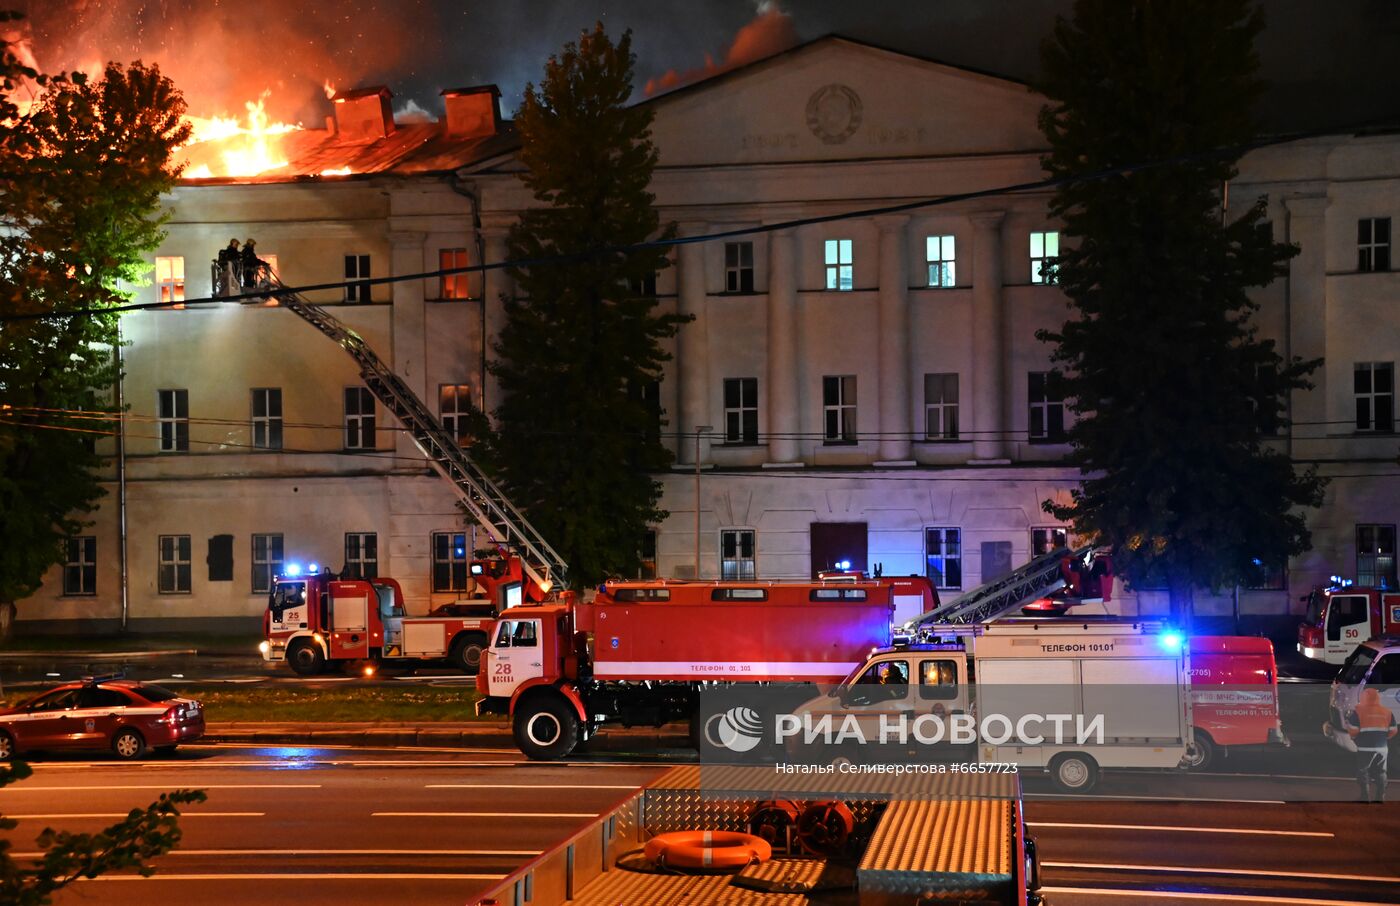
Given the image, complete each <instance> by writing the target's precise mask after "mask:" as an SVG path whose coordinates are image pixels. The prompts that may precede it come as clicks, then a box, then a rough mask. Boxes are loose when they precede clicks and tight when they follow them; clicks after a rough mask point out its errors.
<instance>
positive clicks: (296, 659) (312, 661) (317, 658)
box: [287, 642, 326, 676]
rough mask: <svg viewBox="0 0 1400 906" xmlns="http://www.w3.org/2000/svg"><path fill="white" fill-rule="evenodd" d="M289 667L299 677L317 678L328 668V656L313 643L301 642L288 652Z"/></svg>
mask: <svg viewBox="0 0 1400 906" xmlns="http://www.w3.org/2000/svg"><path fill="white" fill-rule="evenodd" d="M287 665H288V666H289V667H291V668H292V671H293V672H294V673H296V674H297V675H298V676H315V675H316V674H318V673H320V672H321V671H322V670H323V669H325V666H326V656H325V655H324V654H322V653H321V649H320V648H317V647H316V645H315V644H314V643H312V642H301V643H298V644H296V645H294V646H292V648H291V649H289V650H288V651H287Z"/></svg>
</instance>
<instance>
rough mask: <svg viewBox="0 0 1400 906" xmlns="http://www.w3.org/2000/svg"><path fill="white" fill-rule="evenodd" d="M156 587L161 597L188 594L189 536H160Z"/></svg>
mask: <svg viewBox="0 0 1400 906" xmlns="http://www.w3.org/2000/svg"><path fill="white" fill-rule="evenodd" d="M158 547H159V552H160V564H159V568H158V570H157V581H156V586H157V589H158V590H159V592H160V593H161V594H163V595H187V594H189V593H190V536H189V535H161V536H160V539H159V545H158Z"/></svg>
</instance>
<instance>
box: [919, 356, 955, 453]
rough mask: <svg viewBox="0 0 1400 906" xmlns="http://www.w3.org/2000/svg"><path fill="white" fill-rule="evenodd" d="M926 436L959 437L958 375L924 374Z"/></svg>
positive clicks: (950, 373)
mask: <svg viewBox="0 0 1400 906" xmlns="http://www.w3.org/2000/svg"><path fill="white" fill-rule="evenodd" d="M924 438H925V439H926V440H957V439H958V375H957V373H956V372H948V373H944V374H926V375H924Z"/></svg>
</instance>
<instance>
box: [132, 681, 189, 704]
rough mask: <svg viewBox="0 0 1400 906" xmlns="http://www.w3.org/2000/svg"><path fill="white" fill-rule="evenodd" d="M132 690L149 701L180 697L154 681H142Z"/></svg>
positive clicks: (164, 700) (162, 700)
mask: <svg viewBox="0 0 1400 906" xmlns="http://www.w3.org/2000/svg"><path fill="white" fill-rule="evenodd" d="M132 691H133V692H135V693H136V694H137V695H139V696H141V697H142V698H144V699H145V700H146V701H148V702H168V701H170V700H171V699H172V698H179V697H180V696H178V695H176V694H175V693H174V692H171V691H170V690H169V689H167V688H165V687H164V686H157V685H155V684H153V683H140V684H138V685H137V686H135V687H134V688H133V689H132Z"/></svg>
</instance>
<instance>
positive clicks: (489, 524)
mask: <svg viewBox="0 0 1400 906" xmlns="http://www.w3.org/2000/svg"><path fill="white" fill-rule="evenodd" d="M266 292H267V294H268V295H269V296H273V297H275V298H276V299H277V300H278V302H279V303H280V304H281V306H282V307H283V308H286V309H289V310H290V311H292V312H294V313H295V314H296V315H297V316H298V317H300V318H301V319H302V320H304V321H305V322H306V323H308V324H310V325H311V326H312V327H314V328H316V329H317V330H319V331H320V332H321V333H323V334H325V335H326V336H328V337H330V338H331V339H332V340H334V341H335V342H336V343H337V344H339V346H340V348H342V349H344V350H345V351H346V352H348V353H350V355H351V357H352V358H354V360H355V361H356V362H357V363H358V364H359V366H360V377H361V378H363V379H364V382H365V386H366V387H368V388H369V391H370V393H373V394H374V396H375V399H377V400H379V402H380V403H381V404H382V405H383V406H384V408H386V409H388V410H389V411H390V412H392V413H393V414H394V417H395V418H397V419H398V420H399V422H400V423H401V424H402V425H403V426H404V428H405V429H407V430H408V432H409V435H410V436H411V437H412V438H413V441H414V443H416V444H417V445H418V449H419V450H421V451H422V453H423V455H424V456H425V457H426V458H427V460H428V462H429V463H430V464H431V465H432V467H433V468H434V469H435V470H436V471H437V472H438V474H440V475H441V476H442V477H443V478H446V479H447V480H448V482H449V483H451V485H452V487H453V489H454V490H455V491H456V493H457V497H458V499H459V500H461V502H462V505H463V506H464V507H466V510H467V512H469V513H470V514H471V515H472V517H473V518H475V519H476V521H477V523H478V524H480V525H481V527H482V528H484V529H485V530H486V532H487V533H488V535H489V536H490V538H491V540H492V541H493V542H495V543H498V544H501V545H504V546H506V547H508V548H511V549H513V550H514V551H515V552H516V553H517V554H518V555H519V557H520V560H521V564H522V566H523V568H524V570H525V574H526V575H528V576H529V577H530V579H531V580H532V581H533V582H534V583H535V584H536V585H537V586H538V587H539V588H540V590H541V591H544V592H548V591H549V590H550V589H551V588H552V587H558V588H563V587H566V586H567V585H568V566H567V564H565V562H564V560H563V558H561V557H560V556H559V554H558V552H556V551H555V550H554V548H553V547H551V546H550V545H549V542H547V541H545V540H544V536H543V535H541V534H540V533H539V531H538V530H536V529H535V527H534V526H533V525H531V524H530V520H528V519H526V518H525V514H523V513H522V512H520V510H518V509H517V508H516V507H515V505H514V504H512V503H511V502H510V500H509V499H508V498H507V497H506V495H505V494H503V493H502V492H501V489H500V488H499V487H497V485H496V483H495V482H493V481H492V480H491V479H490V478H489V477H487V475H486V473H485V472H484V471H482V469H481V466H480V465H478V464H477V463H476V461H475V460H473V459H472V458H471V457H470V456H468V455H467V453H466V451H465V450H463V449H462V448H461V447H460V446H458V444H457V439H456V438H455V437H453V436H452V434H451V433H450V432H448V430H447V429H446V428H444V427H443V426H442V422H441V421H439V420H438V418H437V416H435V415H433V414H432V412H430V411H429V410H428V407H427V406H425V405H424V404H423V401H422V400H421V399H419V398H418V395H417V394H416V393H414V392H413V391H412V390H411V389H409V387H408V385H407V384H405V383H404V382H403V380H402V379H401V378H399V376H398V375H397V374H395V373H394V371H393V369H391V368H389V366H388V365H385V364H384V362H383V361H382V360H381V359H380V358H379V356H377V355H375V353H374V350H373V349H371V348H370V347H369V344H368V343H366V342H365V341H364V339H363V338H361V337H360V335H359V334H357V333H355V331H353V330H351V329H350V328H348V327H346V326H345V325H344V324H342V323H341V322H340V321H338V320H336V319H335V318H333V317H332V316H331V315H329V314H327V313H326V312H325V310H324V309H322V308H320V307H319V306H316V305H313V304H311V303H310V302H308V301H307V300H306V299H304V298H302V297H301V296H300V295H299V294H297V293H296V292H295V291H293V290H291V289H289V288H287V287H286V286H285V285H284V284H282V283H281V282H280V281H278V280H276V279H275V278H274V279H273V280H272V281H271V284H270V285H269V286H267V287H266Z"/></svg>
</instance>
